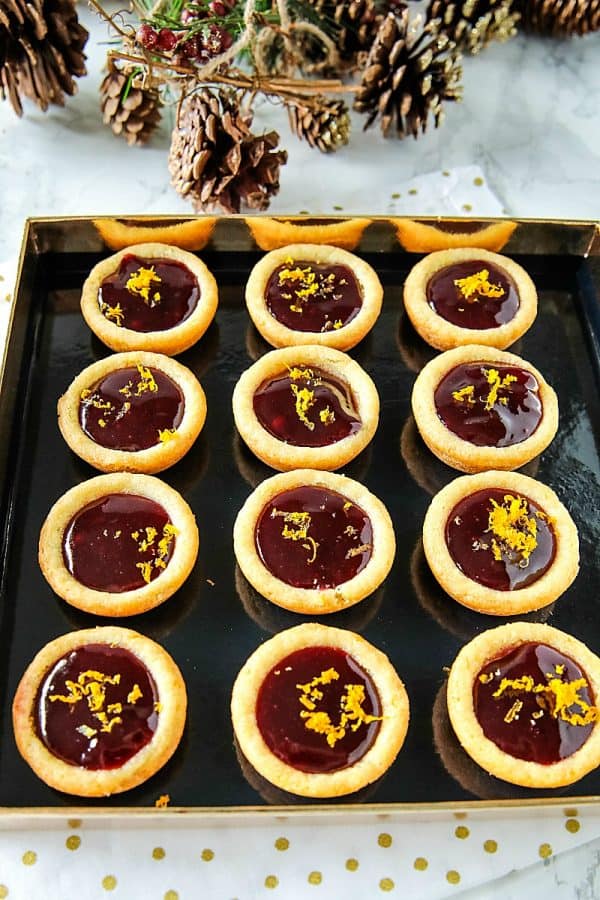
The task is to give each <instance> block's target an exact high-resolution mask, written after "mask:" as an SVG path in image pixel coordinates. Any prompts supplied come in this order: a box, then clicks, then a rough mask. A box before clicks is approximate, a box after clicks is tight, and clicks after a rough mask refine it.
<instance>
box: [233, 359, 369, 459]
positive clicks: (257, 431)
mask: <svg viewBox="0 0 600 900" xmlns="http://www.w3.org/2000/svg"><path fill="white" fill-rule="evenodd" d="M293 366H308V367H310V366H315V367H316V368H318V369H321V370H322V371H324V372H326V373H330V374H331V375H332V376H333V377H334V378H336V379H338V380H339V381H342V382H345V383H346V384H347V385H348V387H349V388H350V390H351V393H352V395H353V398H354V401H355V404H356V408H357V412H358V416H359V418H360V420H361V427H360V429H359V430H358V431H357V432H356V433H355V434H351V435H348V437H345V438H342V440H340V441H337V442H336V443H335V444H329V445H327V446H324V447H301V446H296V445H293V444H287V443H286V442H285V441H282V440H279V438H276V437H274V436H273V435H272V434H270V433H269V432H268V431H267V430H266V429H265V428H264V427H263V426H262V424H261V423H260V421H259V420H258V418H257V416H256V413H255V412H254V406H253V399H254V394H255V392H256V391H257V390H258V388H259V387H260V386H261V384H262V383H263V382H264V381H267V380H269V379H270V378H276V377H277V376H279V375H281V374H284V373H285V372H286V371H287V370H288V369H289V368H291V367H293ZM233 417H234V419H235V424H236V427H237V429H238V431H239V433H240V435H241V437H242V439H243V440H244V442H245V443H246V444H247V445H248V447H249V448H250V449H251V450H252V452H253V453H254V454H255V456H257V457H258V458H259V459H260V460H262V461H263V462H264V463H266V464H267V465H268V466H271V467H272V468H273V469H279V471H282V472H286V471H289V470H290V469H300V468H310V469H329V470H331V469H339V468H341V466H345V465H346V464H347V463H349V462H350V460H352V459H354V457H355V456H358V454H359V453H360V452H361V451H362V450H364V449H365V447H366V446H367V445H368V444H369V443H370V441H371V440H372V438H373V435H374V434H375V431H376V430H377V425H378V422H379V395H378V393H377V389H376V387H375V385H374V384H373V381H372V380H371V378H370V377H369V376H368V375H367V373H366V372H365V371H364V369H362V368H361V366H359V365H358V363H357V362H355V361H354V360H353V359H351V357H349V356H347V355H346V354H345V353H341V352H340V351H339V350H334V349H333V348H330V347H327V348H325V347H319V346H303V347H286V348H284V349H281V350H271V352H270V353H266V354H265V355H264V356H263V357H261V359H259V360H257V362H255V363H254V365H252V366H250V368H249V369H246V371H245V372H244V373H243V374H242V375H241V377H240V379H239V381H238V383H237V384H236V386H235V388H234V391H233Z"/></svg>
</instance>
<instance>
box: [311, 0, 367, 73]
mask: <svg viewBox="0 0 600 900" xmlns="http://www.w3.org/2000/svg"><path fill="white" fill-rule="evenodd" d="M308 2H309V4H310V6H312V8H313V9H314V12H315V13H316V15H317V17H318V19H317V21H316V23H315V24H317V25H318V26H319V27H320V28H322V30H323V31H324V32H325V33H326V34H328V35H329V36H330V37H331V38H332V40H333V42H334V43H335V45H336V48H337V51H338V54H339V59H340V62H341V63H342V65H343V66H344V68H354V67H355V66H356V65H357V63H358V60H359V57H360V56H361V55H363V56H365V57H366V55H367V52H368V51H369V50H370V48H371V44H372V43H373V35H374V34H375V32H376V31H377V29H378V28H379V25H380V24H381V21H382V19H383V13H382V11H381V9H382V4H381V3H377V2H376V0H338V2H336V0H308ZM311 21H312V20H311ZM305 51H306V53H307V55H308V58H309V60H310V61H311V62H312V61H314V60H312V59H311V54H314V53H317V52H322V48H321V47H320V45H318V44H317V43H313V42H311V40H310V38H308V39H307V40H306V47H305Z"/></svg>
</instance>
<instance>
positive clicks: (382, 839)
mask: <svg viewBox="0 0 600 900" xmlns="http://www.w3.org/2000/svg"><path fill="white" fill-rule="evenodd" d="M377 843H378V844H379V846H380V847H391V846H392V836H391V834H387V833H386V832H385V831H384V832H382V833H381V834H380V835H379V837H378V838H377Z"/></svg>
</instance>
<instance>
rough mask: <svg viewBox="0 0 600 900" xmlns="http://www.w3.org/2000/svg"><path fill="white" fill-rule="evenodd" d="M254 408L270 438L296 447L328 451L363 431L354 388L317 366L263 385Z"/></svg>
mask: <svg viewBox="0 0 600 900" xmlns="http://www.w3.org/2000/svg"><path fill="white" fill-rule="evenodd" d="M253 405H254V412H255V414H256V417H257V419H258V421H259V422H260V423H261V425H262V426H263V428H265V429H266V430H267V431H268V432H269V434H272V435H273V437H276V438H278V439H279V440H280V441H285V442H286V443H287V444H293V445H295V446H296V447H326V446H328V445H329V444H335V443H336V442H337V441H341V440H342V439H343V438H346V437H348V436H349V435H351V434H356V432H357V431H359V430H360V427H361V421H360V418H359V415H358V411H357V409H356V404H355V401H354V397H353V396H352V392H351V390H350V387H349V386H348V385H347V384H345V383H344V382H343V381H339V380H338V379H337V378H335V377H334V376H333V375H330V374H329V372H323V371H322V370H321V369H318V368H316V367H315V366H312V367H311V368H308V367H306V366H291V367H290V368H289V370H288V372H287V373H285V374H284V373H281V375H277V376H275V378H269V379H268V380H267V381H263V383H262V384H261V385H260V387H259V388H258V389H257V391H256V393H255V394H254V399H253Z"/></svg>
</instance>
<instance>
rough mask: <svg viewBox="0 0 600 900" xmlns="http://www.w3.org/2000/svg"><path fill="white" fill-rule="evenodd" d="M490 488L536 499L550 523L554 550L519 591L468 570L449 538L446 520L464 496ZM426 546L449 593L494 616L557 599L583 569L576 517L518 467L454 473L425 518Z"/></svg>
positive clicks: (528, 610)
mask: <svg viewBox="0 0 600 900" xmlns="http://www.w3.org/2000/svg"><path fill="white" fill-rule="evenodd" d="M486 488H491V489H494V488H497V489H500V490H503V491H504V490H505V491H507V493H509V494H517V495H521V496H524V497H526V498H527V499H529V500H532V501H533V502H534V503H535V504H537V506H539V507H540V508H541V509H542V510H543V512H545V513H546V514H547V515H548V516H549V518H550V521H551V523H552V530H553V533H554V539H555V541H556V553H555V556H554V560H553V562H552V564H551V566H550V568H549V569H548V570H547V572H545V573H544V574H543V575H542V576H541V577H540V578H538V579H537V581H534V582H533V584H530V585H528V586H527V587H523V588H519V589H518V590H509V591H500V590H494V589H492V588H489V587H485V585H483V584H479V583H478V582H477V581H474V580H473V579H471V578H469V577H468V576H467V575H465V574H464V573H463V572H462V571H461V570H460V568H459V567H458V565H457V564H456V562H455V561H454V559H453V558H452V556H451V554H450V552H449V550H448V545H447V543H446V537H445V531H446V523H447V521H448V518H449V516H450V513H451V512H452V510H453V509H454V508H455V506H456V505H457V504H458V503H460V501H461V500H463V499H465V498H466V497H469V496H470V495H471V494H474V493H476V492H477V491H481V490H485V489H486ZM423 550H424V552H425V556H426V557H427V562H428V563H429V567H430V569H431V571H432V572H433V575H434V576H435V578H436V580H437V581H438V583H439V584H440V585H441V586H442V587H443V589H444V590H445V591H446V593H447V594H449V595H450V596H451V597H453V598H454V600H456V601H458V603H461V604H462V605H463V606H468V607H469V609H474V610H476V611H477V612H482V613H486V614H487V615H491V616H514V615H518V614H519V613H526V612H531V611H532V610H535V609H541V608H542V607H543V606H548V604H549V603H553V602H554V601H555V600H556V599H558V597H560V596H561V594H563V593H564V592H565V591H566V590H567V588H568V587H569V586H570V585H571V584H572V583H573V581H574V580H575V577H576V576H577V573H578V571H579V538H578V536H577V527H576V525H575V523H574V522H573V519H572V518H571V516H570V515H569V513H568V512H567V510H566V509H565V507H564V506H563V504H562V503H561V502H560V500H559V499H558V497H557V496H556V494H555V493H554V491H553V490H551V489H550V488H549V487H547V486H546V485H545V484H542V483H541V482H539V481H535V480H534V479H533V478H528V477H527V475H521V474H520V473H519V472H495V471H490V472H481V473H480V474H478V475H463V476H462V477H460V478H456V479H455V480H454V481H452V482H450V484H448V485H446V487H444V488H442V490H441V491H440V492H439V493H438V494H436V496H435V497H434V498H433V500H432V501H431V504H430V506H429V509H428V510H427V513H426V514H425V520H424V522H423Z"/></svg>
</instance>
